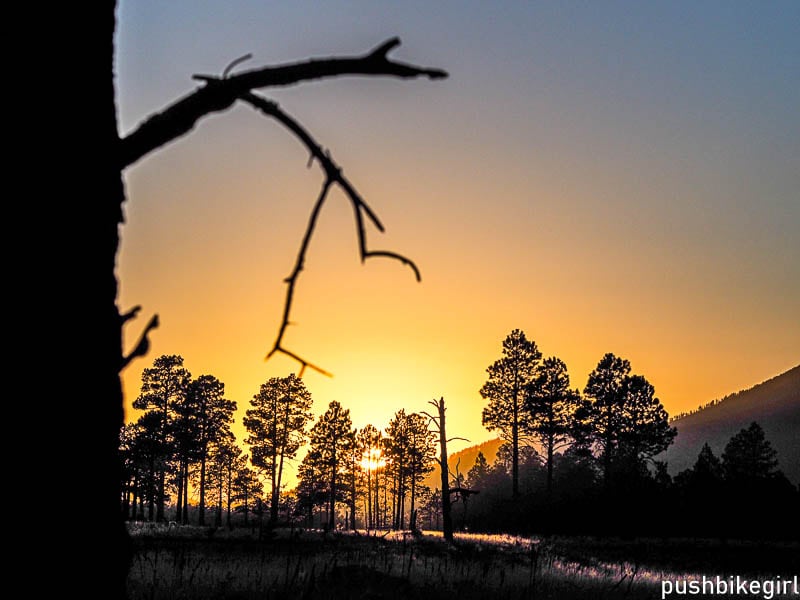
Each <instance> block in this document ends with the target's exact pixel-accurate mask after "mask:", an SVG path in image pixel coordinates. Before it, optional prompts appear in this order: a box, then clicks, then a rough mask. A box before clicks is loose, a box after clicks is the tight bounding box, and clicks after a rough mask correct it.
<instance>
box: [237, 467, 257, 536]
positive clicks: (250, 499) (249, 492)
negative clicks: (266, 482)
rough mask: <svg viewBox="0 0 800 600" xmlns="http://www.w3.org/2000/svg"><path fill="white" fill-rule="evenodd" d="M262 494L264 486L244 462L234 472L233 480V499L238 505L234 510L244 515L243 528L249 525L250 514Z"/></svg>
mask: <svg viewBox="0 0 800 600" xmlns="http://www.w3.org/2000/svg"><path fill="white" fill-rule="evenodd" d="M245 459H246V456H245ZM263 493H264V486H263V484H262V483H261V481H260V480H259V479H258V475H257V474H256V472H255V471H253V469H251V468H250V467H248V466H247V464H246V461H245V464H244V465H242V466H241V467H240V468H239V470H238V471H237V472H236V476H235V477H234V480H233V499H234V501H235V502H238V503H239V504H238V505H236V506H235V507H234V510H236V511H237V512H241V513H243V514H244V525H245V527H246V526H248V525H249V524H250V513H251V512H252V510H253V506H254V504H255V502H256V499H259V498H261V495H262V494H263Z"/></svg>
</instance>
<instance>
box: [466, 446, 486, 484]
mask: <svg viewBox="0 0 800 600" xmlns="http://www.w3.org/2000/svg"><path fill="white" fill-rule="evenodd" d="M490 469H491V467H490V466H489V461H487V460H486V457H485V456H484V455H483V452H481V451H478V456H476V457H475V464H473V465H472V466H471V467H470V469H469V471H467V485H468V486H469V487H470V488H474V489H477V490H479V489H481V488H483V485H484V482H485V481H486V478H487V477H488V476H489V472H490Z"/></svg>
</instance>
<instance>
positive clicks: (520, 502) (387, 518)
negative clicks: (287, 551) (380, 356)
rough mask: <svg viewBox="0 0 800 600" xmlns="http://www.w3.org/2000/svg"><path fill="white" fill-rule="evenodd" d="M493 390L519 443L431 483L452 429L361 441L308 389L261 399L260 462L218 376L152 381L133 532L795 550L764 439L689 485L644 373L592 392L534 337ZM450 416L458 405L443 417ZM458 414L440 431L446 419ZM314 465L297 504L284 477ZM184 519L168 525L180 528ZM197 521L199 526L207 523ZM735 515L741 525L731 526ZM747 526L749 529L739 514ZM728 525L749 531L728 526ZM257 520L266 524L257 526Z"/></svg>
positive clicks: (403, 426) (617, 369)
mask: <svg viewBox="0 0 800 600" xmlns="http://www.w3.org/2000/svg"><path fill="white" fill-rule="evenodd" d="M487 374H488V379H487V381H486V383H485V384H484V386H483V387H482V388H481V389H480V394H481V396H482V397H483V398H484V399H485V400H486V406H485V407H484V408H483V411H482V422H483V425H484V426H485V427H486V428H487V429H488V430H490V431H496V432H498V433H499V434H500V436H501V438H502V439H503V440H504V442H503V444H502V445H501V446H500V447H499V449H498V451H497V456H496V458H495V460H494V462H493V463H491V464H490V463H489V461H488V459H487V458H486V456H484V454H483V453H479V454H478V456H477V458H476V460H475V463H474V464H473V465H469V466H468V465H465V466H464V470H465V472H462V468H461V465H458V466H457V467H456V468H455V469H454V470H453V471H450V470H449V469H446V470H445V471H444V472H443V477H442V485H441V486H439V487H435V488H434V489H431V487H429V486H428V485H426V484H425V481H426V479H427V477H428V475H429V474H430V473H431V471H432V470H433V469H434V467H435V465H436V464H439V465H440V468H441V465H442V464H444V465H445V466H446V462H444V463H443V462H442V460H441V458H442V457H441V456H439V454H440V452H439V451H440V448H439V446H440V445H442V442H443V441H444V442H445V445H442V449H444V453H445V454H446V449H445V448H446V441H447V440H443V439H442V437H441V435H440V433H441V434H444V432H443V430H440V421H439V417H438V416H436V415H431V414H428V413H426V412H421V413H407V412H406V411H405V409H400V410H398V411H397V412H396V413H395V414H394V416H393V417H392V419H391V420H390V421H389V423H388V424H387V426H386V427H385V428H384V429H383V430H381V429H379V428H378V427H376V426H375V425H373V424H368V425H366V426H365V427H363V428H361V429H357V428H355V427H354V426H353V424H352V419H351V417H350V411H349V409H347V408H345V407H344V406H342V405H341V404H340V403H339V402H337V401H332V402H330V403H329V405H328V407H327V409H326V411H325V412H324V413H323V414H321V415H320V416H319V417H318V419H316V421H315V422H313V423H312V421H313V418H312V413H311V407H312V397H311V393H310V392H309V390H308V389H307V388H306V387H305V384H304V382H303V380H302V379H300V378H299V377H297V376H295V375H288V376H286V377H273V378H271V379H269V380H268V381H267V382H265V383H264V384H262V385H261V387H260V389H259V391H258V392H257V393H256V394H254V396H253V398H252V399H251V401H250V408H249V409H247V410H246V414H245V417H244V419H243V424H244V427H245V429H246V431H247V437H246V439H245V440H244V442H245V444H246V445H247V447H248V449H249V453H246V452H245V451H244V450H243V449H242V448H241V447H240V446H239V445H237V443H236V440H235V439H234V436H233V434H232V432H231V425H232V423H233V415H234V413H235V411H236V402H234V401H231V400H228V399H226V398H225V392H224V384H223V383H222V382H220V381H219V380H218V379H216V378H215V377H213V376H211V375H201V376H200V377H198V378H196V379H193V378H192V377H191V375H190V373H189V372H188V371H187V370H186V369H185V368H184V366H183V359H182V358H181V357H180V356H161V357H159V358H157V359H156V360H155V362H154V364H153V367H152V368H148V369H145V371H144V372H143V375H142V386H141V394H140V395H139V397H138V398H137V399H136V401H135V403H134V406H135V407H136V408H138V409H141V410H143V411H144V412H143V414H142V415H141V416H140V417H139V419H138V420H137V421H136V422H135V423H132V424H129V425H126V426H125V427H124V428H123V430H122V435H121V446H120V447H121V451H122V455H123V458H124V465H125V469H124V480H123V486H122V489H123V495H122V507H123V512H124V514H125V515H126V517H127V518H129V519H136V520H149V521H166V520H174V521H175V522H176V523H183V524H188V523H193V524H197V525H201V526H202V525H207V524H210V523H208V522H207V520H206V513H207V512H208V511H209V510H213V512H214V521H213V524H214V525H215V526H218V527H219V526H223V525H226V526H228V527H232V526H234V525H244V526H251V527H255V526H259V527H260V529H261V531H262V533H263V532H265V531H270V530H271V529H272V528H274V527H277V526H281V525H287V524H288V525H291V526H294V525H298V524H299V525H302V526H305V527H320V528H323V529H326V530H333V529H337V528H343V529H357V528H358V529H367V530H387V529H400V530H402V529H412V530H417V529H444V531H445V533H446V536H447V537H450V538H452V529H453V528H454V527H455V528H460V529H469V530H472V531H487V532H505V533H526V534H532V533H539V534H541V533H544V534H549V533H592V534H609V535H611V534H613V535H626V536H632V535H704V536H722V537H786V536H791V535H796V533H797V526H796V525H793V523H794V519H793V518H792V517H791V514H792V506H794V503H796V502H797V500H798V499H800V498H798V496H800V491H798V489H797V488H796V487H795V486H793V485H792V484H791V483H790V482H789V481H788V480H787V479H786V477H785V476H784V475H783V474H782V473H781V472H780V471H779V470H778V469H777V465H778V461H777V455H776V452H775V450H774V449H773V448H772V447H771V445H770V443H769V441H768V440H767V439H766V438H765V436H764V432H763V430H762V429H761V427H760V426H759V425H758V424H757V423H753V424H751V425H750V427H748V428H746V429H743V430H742V431H741V432H739V433H738V434H736V435H734V436H733V437H732V438H731V439H730V441H729V442H728V444H727V446H726V447H725V450H724V452H723V453H722V455H721V457H719V458H718V457H716V456H715V455H714V454H713V452H712V450H711V448H710V447H709V446H708V445H707V444H706V445H705V446H704V447H703V448H702V450H701V451H700V454H699V456H698V459H697V462H696V464H695V465H694V466H693V467H692V468H690V469H687V470H685V471H683V472H681V473H679V474H678V475H676V476H675V477H674V478H673V477H670V475H669V474H668V472H667V465H666V463H664V462H663V461H659V460H657V459H656V456H658V455H659V454H660V453H661V452H663V451H664V450H665V449H666V448H667V447H668V446H669V445H670V444H671V443H672V441H673V440H674V438H675V435H676V430H675V428H674V427H670V426H669V423H668V419H669V417H668V415H667V413H666V411H665V410H664V408H663V406H662V404H661V402H660V400H659V399H658V398H657V397H656V396H655V390H654V388H653V386H652V385H651V384H650V383H649V382H648V381H647V379H646V378H645V377H644V376H642V375H637V374H632V373H631V365H630V362H629V361H627V360H625V359H622V358H620V357H617V356H615V355H614V354H611V353H609V354H606V355H604V356H603V357H602V358H601V359H600V361H599V362H598V364H597V367H596V368H595V369H594V370H593V371H592V372H591V373H590V374H589V376H588V380H587V383H586V385H585V387H584V389H583V391H582V392H581V391H580V390H579V389H577V388H573V387H572V386H571V384H570V378H569V374H568V371H567V366H566V364H565V363H564V362H563V361H562V360H560V359H558V358H557V357H548V358H543V357H542V353H541V352H540V351H539V349H538V347H537V345H536V343H535V342H534V341H532V340H529V339H527V337H526V336H525V334H524V332H522V331H521V330H514V331H512V332H511V333H510V334H509V335H508V336H507V337H506V339H505V340H504V341H503V346H502V356H501V358H500V359H498V360H497V361H495V362H494V363H493V364H491V365H490V366H489V367H488V368H487ZM439 402H441V408H442V409H443V408H444V400H443V399H442V400H441V401H433V402H432V403H431V404H433V405H434V406H436V407H437V408H439ZM442 412H443V411H440V412H439V413H438V414H439V415H442ZM304 445H307V446H308V449H307V452H306V453H305V455H304V457H303V458H302V460H301V461H300V462H299V463H296V464H297V479H298V483H297V486H296V487H295V488H294V489H291V490H288V489H286V485H285V481H284V480H285V476H284V474H285V471H286V467H287V464H288V463H289V462H295V461H296V460H297V457H298V454H299V451H300V449H301V448H302V447H303V446H304ZM167 506H169V515H168V514H167V512H168V511H167ZM190 506H191V507H192V508H191V511H192V516H191V517H190ZM722 506H728V507H731V510H729V511H727V512H726V511H722V510H719V509H720V507H722ZM731 511H732V512H731ZM726 514H734V515H735V517H733V518H729V517H727V516H724V515H726ZM254 516H255V518H254Z"/></svg>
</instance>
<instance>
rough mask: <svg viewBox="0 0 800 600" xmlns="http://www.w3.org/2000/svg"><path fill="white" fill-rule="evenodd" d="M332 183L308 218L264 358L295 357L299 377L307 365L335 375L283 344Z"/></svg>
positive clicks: (320, 371)
mask: <svg viewBox="0 0 800 600" xmlns="http://www.w3.org/2000/svg"><path fill="white" fill-rule="evenodd" d="M331 183H332V182H331V180H330V179H325V181H324V182H323V184H322V189H321V190H320V193H319V197H318V198H317V202H316V203H315V204H314V208H313V209H312V210H311V216H310V217H309V219H308V225H307V226H306V233H305V235H304V236H303V241H302V242H301V243H300V249H299V250H298V252H297V260H296V261H295V264H294V268H293V269H292V273H291V274H290V275H289V276H288V277H287V278H286V279H285V281H286V286H287V287H286V300H285V301H284V304H283V319H282V320H281V326H280V328H279V329H278V337H277V338H276V339H275V343H274V344H273V346H272V349H271V350H270V351H269V352H268V353H267V356H266V357H265V358H264V360H269V358H270V357H271V356H272V355H273V354H275V353H281V354H285V355H286V356H288V357H289V358H293V359H294V360H296V361H297V362H299V363H300V372H299V373H298V377H302V376H303V374H304V373H305V370H306V367H309V368H311V369H314V370H315V371H317V372H318V373H321V374H322V375H326V376H328V377H332V376H333V375H331V373H329V372H328V371H325V370H324V369H322V368H320V367H318V366H316V365H314V364H312V363H310V362H308V361H307V360H305V359H303V358H300V357H299V356H298V355H297V354H295V353H294V352H291V351H289V350H287V349H286V348H284V347H283V346H282V343H283V335H284V333H286V328H287V327H288V326H289V314H290V312H291V310H292V300H293V298H294V287H295V285H297V277H298V276H299V275H300V273H301V272H302V270H303V265H304V264H305V260H306V252H307V251H308V244H309V242H310V241H311V236H312V235H313V234H314V228H315V227H316V226H317V217H319V211H320V210H321V209H322V205H323V204H324V203H325V198H327V196H328V190H329V189H330V188H331Z"/></svg>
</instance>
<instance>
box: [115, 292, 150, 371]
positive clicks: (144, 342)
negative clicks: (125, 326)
mask: <svg viewBox="0 0 800 600" xmlns="http://www.w3.org/2000/svg"><path fill="white" fill-rule="evenodd" d="M139 308H140V307H138V306H137V307H135V308H134V309H133V310H132V311H130V312H129V313H127V314H126V315H125V316H128V315H131V313H133V314H134V316H135V314H136V313H137V312H139ZM129 318H132V317H129ZM156 327H158V315H153V317H152V318H151V319H150V322H149V323H148V324H147V327H145V328H144V331H142V335H141V336H140V337H139V341H138V342H137V344H136V347H135V348H134V349H133V351H132V352H131V353H130V354H128V356H125V357H123V359H122V362H121V363H120V366H119V370H120V371H122V370H123V369H124V368H125V367H127V366H128V365H129V364H130V362H131V361H132V360H133V359H134V358H138V357H140V356H144V355H145V354H147V351H148V350H150V339H149V338H148V337H147V335H148V334H149V333H150V331H151V330H153V329H155V328H156Z"/></svg>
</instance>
